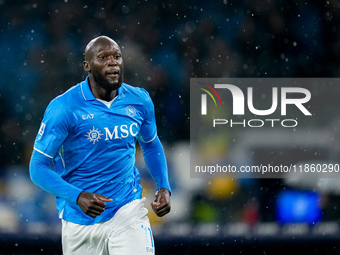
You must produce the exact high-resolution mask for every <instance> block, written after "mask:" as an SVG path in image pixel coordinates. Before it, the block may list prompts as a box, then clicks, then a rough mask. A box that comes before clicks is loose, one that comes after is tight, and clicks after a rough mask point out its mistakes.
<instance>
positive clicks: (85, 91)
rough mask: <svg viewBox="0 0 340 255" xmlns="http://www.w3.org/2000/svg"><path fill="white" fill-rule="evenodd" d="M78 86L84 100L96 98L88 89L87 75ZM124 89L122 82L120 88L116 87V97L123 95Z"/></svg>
mask: <svg viewBox="0 0 340 255" xmlns="http://www.w3.org/2000/svg"><path fill="white" fill-rule="evenodd" d="M80 88H81V93H82V95H83V98H84V99H85V100H86V101H92V100H96V98H95V97H94V95H93V94H92V91H91V89H90V84H89V77H88V76H87V77H86V79H85V81H83V82H82V83H80ZM125 90H126V89H125V87H124V83H123V84H122V86H120V88H119V89H118V97H120V96H121V95H123V94H124V93H125Z"/></svg>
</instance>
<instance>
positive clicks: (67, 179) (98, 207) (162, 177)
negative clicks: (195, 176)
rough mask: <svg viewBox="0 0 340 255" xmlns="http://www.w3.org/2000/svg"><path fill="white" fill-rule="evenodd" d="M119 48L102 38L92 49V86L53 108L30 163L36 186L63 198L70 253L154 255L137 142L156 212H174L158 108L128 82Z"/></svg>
mask: <svg viewBox="0 0 340 255" xmlns="http://www.w3.org/2000/svg"><path fill="white" fill-rule="evenodd" d="M123 69H124V67H123V59H122V52H121V50H120V47H119V45H118V44H117V43H116V42H115V41H114V40H112V39H111V38H109V37H106V36H99V37H97V38H95V39H93V40H92V41H90V42H89V43H88V45H87V46H86V49H85V61H84V70H85V71H86V72H87V73H88V76H87V77H86V80H84V81H83V82H81V83H79V84H77V85H75V86H73V87H72V88H70V89H69V90H68V91H66V92H65V93H64V94H62V95H60V96H58V97H56V98H55V99H53V100H52V101H51V103H50V104H49V105H48V107H47V109H46V111H45V114H44V118H43V120H42V123H41V126H40V129H39V132H38V134H37V137H36V140H35V143H34V150H33V153H32V157H31V162H30V176H31V179H32V181H33V182H34V183H35V184H36V185H38V186H40V187H41V188H43V189H45V190H46V191H48V192H50V193H52V194H54V195H55V196H56V202H57V210H58V214H59V217H60V218H61V219H62V247H63V253H64V254H65V255H67V254H79V255H86V254H89V255H94V254H95V255H104V254H110V255H112V254H154V252H155V250H154V243H153V237H152V232H151V229H150V223H149V219H148V217H147V209H146V208H145V207H144V201H145V198H142V187H141V185H140V175H139V172H138V170H137V168H136V167H135V166H134V163H135V151H136V148H135V145H136V141H137V140H138V141H139V144H140V146H141V148H142V151H143V156H144V159H145V162H146V165H147V167H148V169H149V171H150V173H151V175H152V177H153V178H154V180H155V182H156V184H157V188H158V191H157V192H156V195H155V201H154V202H152V203H151V206H152V209H153V210H154V212H155V213H156V214H157V215H158V216H160V217H161V216H164V215H165V214H167V213H168V212H169V211H170V192H171V190H170V185H169V181H168V172H167V171H168V170H167V165H166V159H165V155H164V150H163V147H162V144H161V142H160V140H159V138H158V136H157V130H156V123H155V114H154V106H153V103H152V101H151V98H150V96H149V94H148V93H147V92H146V91H145V90H144V89H142V88H138V87H132V86H130V85H128V84H126V83H123Z"/></svg>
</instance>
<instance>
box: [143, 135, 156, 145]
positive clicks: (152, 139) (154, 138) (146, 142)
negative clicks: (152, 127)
mask: <svg viewBox="0 0 340 255" xmlns="http://www.w3.org/2000/svg"><path fill="white" fill-rule="evenodd" d="M156 137H157V133H156V134H155V136H154V137H153V138H152V139H151V140H150V141H147V142H145V143H151V142H152V141H153V140H155V139H156Z"/></svg>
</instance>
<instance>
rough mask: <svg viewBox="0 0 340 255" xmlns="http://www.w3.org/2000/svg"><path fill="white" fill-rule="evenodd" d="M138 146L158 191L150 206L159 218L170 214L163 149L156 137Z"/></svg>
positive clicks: (166, 170) (168, 189)
mask: <svg viewBox="0 0 340 255" xmlns="http://www.w3.org/2000/svg"><path fill="white" fill-rule="evenodd" d="M139 144H140V146H141V148H142V151H143V156H144V160H145V164H146V166H147V167H148V169H149V172H150V174H151V175H152V177H153V179H154V180H155V182H156V184H157V187H158V189H159V190H158V191H157V192H156V195H155V201H154V202H152V203H151V206H152V209H153V210H154V212H155V213H156V214H157V215H158V216H160V217H161V216H164V215H165V214H167V213H168V212H170V208H171V204H170V192H171V189H170V185H169V180H168V168H167V164H166V158H165V154H164V149H163V146H162V144H161V142H160V140H159V138H158V136H157V137H156V138H155V139H154V140H152V141H151V142H149V143H144V142H142V141H139Z"/></svg>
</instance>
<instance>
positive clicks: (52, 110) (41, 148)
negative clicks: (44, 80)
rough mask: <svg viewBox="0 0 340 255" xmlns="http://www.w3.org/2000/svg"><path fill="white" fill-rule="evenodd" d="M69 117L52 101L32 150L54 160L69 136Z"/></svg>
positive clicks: (61, 105)
mask: <svg viewBox="0 0 340 255" xmlns="http://www.w3.org/2000/svg"><path fill="white" fill-rule="evenodd" d="M69 127H70V125H69V117H68V114H67V110H66V108H65V107H64V106H63V104H62V103H61V102H59V101H58V100H56V99H54V100H53V101H52V102H51V103H50V104H49V105H48V107H47V109H46V111H45V114H44V118H43V120H42V122H41V125H40V129H39V132H38V134H37V137H36V139H35V143H34V149H35V150H36V151H38V152H40V153H42V154H44V155H45V156H47V157H50V158H54V157H55V155H56V154H57V152H58V150H59V148H60V146H61V145H62V144H63V142H64V140H65V138H66V137H67V136H68V134H69V129H70V128H69Z"/></svg>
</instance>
